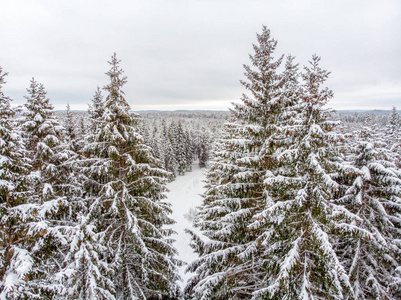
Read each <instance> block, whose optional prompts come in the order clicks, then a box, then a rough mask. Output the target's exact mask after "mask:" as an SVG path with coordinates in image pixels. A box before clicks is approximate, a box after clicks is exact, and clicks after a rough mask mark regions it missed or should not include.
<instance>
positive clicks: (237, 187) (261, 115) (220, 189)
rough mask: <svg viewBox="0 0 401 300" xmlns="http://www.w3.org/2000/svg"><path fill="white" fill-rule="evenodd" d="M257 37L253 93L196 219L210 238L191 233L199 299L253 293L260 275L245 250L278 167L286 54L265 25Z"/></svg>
mask: <svg viewBox="0 0 401 300" xmlns="http://www.w3.org/2000/svg"><path fill="white" fill-rule="evenodd" d="M257 40H258V45H253V48H254V51H255V54H254V55H251V56H250V59H251V62H252V65H253V66H254V67H255V70H253V69H252V68H251V67H249V66H246V65H245V66H244V68H245V75H246V77H247V81H242V84H243V85H244V87H245V88H246V89H247V90H249V91H250V92H251V93H252V97H249V96H247V95H243V97H242V102H243V103H242V104H235V106H234V109H233V110H232V118H231V120H230V122H229V123H227V124H226V125H225V131H224V133H223V136H222V138H221V139H220V141H219V142H218V145H217V146H216V152H215V159H214V161H213V162H212V163H211V168H210V171H209V172H208V174H207V191H206V193H205V199H204V203H203V206H202V209H201V211H200V213H199V215H198V218H197V219H196V221H195V225H197V226H198V227H200V229H201V230H202V231H203V232H204V234H205V235H206V236H207V237H208V238H209V239H210V242H208V243H204V242H202V241H201V239H200V238H198V237H196V235H195V234H193V233H192V236H193V247H194V248H195V250H196V251H197V252H198V253H199V254H200V258H199V259H198V260H196V261H195V262H193V263H192V264H191V265H190V266H189V268H188V269H189V270H190V271H192V272H196V275H195V276H194V277H193V278H191V279H190V280H189V282H188V285H187V287H186V293H187V295H188V297H192V298H194V299H206V298H213V299H227V298H232V299H236V298H249V297H251V295H252V292H253V290H254V286H255V284H256V283H257V282H256V280H259V278H256V277H255V276H254V274H253V272H254V271H253V266H252V261H253V260H252V258H250V259H248V258H246V259H241V258H240V257H241V256H240V255H241V254H242V253H243V252H244V251H245V250H246V249H247V247H248V245H249V244H252V243H253V242H254V241H255V239H256V236H255V231H253V230H250V228H249V225H250V223H251V222H252V217H253V215H254V214H255V213H256V212H257V211H258V210H260V209H261V208H262V207H263V205H264V204H263V203H264V198H263V196H264V193H263V178H264V175H265V173H266V172H267V171H268V170H271V169H272V168H273V159H272V158H271V156H272V155H273V154H274V150H275V148H274V143H273V141H274V136H275V133H276V132H277V129H278V128H279V124H278V121H279V120H281V119H280V117H279V116H280V113H281V107H282V106H283V104H282V103H281V102H280V101H279V97H280V85H282V83H281V81H282V79H281V78H282V76H280V74H278V72H277V68H278V67H279V65H280V64H281V61H282V58H281V57H280V58H279V59H278V60H275V59H274V57H273V52H274V50H275V48H276V45H277V42H276V41H275V40H274V39H272V38H271V37H270V31H269V30H268V29H267V28H266V27H263V32H262V34H258V35H257ZM202 297H204V298H202Z"/></svg>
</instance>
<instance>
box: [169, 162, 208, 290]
mask: <svg viewBox="0 0 401 300" xmlns="http://www.w3.org/2000/svg"><path fill="white" fill-rule="evenodd" d="M204 172H205V169H200V168H199V167H198V165H197V164H194V165H193V168H192V172H187V173H185V175H184V176H177V178H176V179H175V180H174V181H173V182H170V183H169V184H168V185H167V188H168V189H169V190H170V192H169V193H168V194H167V201H168V202H170V203H171V205H172V209H173V214H172V215H171V217H172V218H173V219H174V220H175V221H176V222H177V223H175V224H174V225H173V226H172V228H173V230H174V231H175V232H177V235H173V236H172V238H174V239H175V240H176V241H175V243H174V246H175V247H176V248H177V250H178V252H179V256H178V259H180V260H182V261H184V262H186V263H190V262H192V261H193V260H195V259H196V258H197V257H198V256H197V254H196V253H194V252H193V250H192V248H191V247H190V246H189V243H190V242H191V237H190V236H189V235H188V234H186V233H185V229H186V228H188V229H191V230H194V231H195V232H199V230H197V229H194V228H193V226H192V221H193V218H194V216H195V214H196V211H197V207H198V206H200V205H201V204H202V197H201V194H203V193H204V191H205V189H204V185H205V183H204V182H203V181H204V180H205V174H204ZM186 268H187V266H182V267H181V268H180V269H179V273H180V276H181V278H182V279H183V281H182V282H180V285H181V287H182V288H183V287H184V286H185V285H186V282H187V280H188V279H189V278H190V277H191V276H192V274H191V273H185V269H186Z"/></svg>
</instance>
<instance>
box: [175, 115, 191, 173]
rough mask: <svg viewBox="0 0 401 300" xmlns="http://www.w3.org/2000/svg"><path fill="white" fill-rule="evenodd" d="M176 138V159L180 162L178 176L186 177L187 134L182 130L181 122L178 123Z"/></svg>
mask: <svg viewBox="0 0 401 300" xmlns="http://www.w3.org/2000/svg"><path fill="white" fill-rule="evenodd" d="M174 134H175V136H174V138H175V157H176V159H177V162H178V175H184V174H185V171H186V170H187V164H188V163H187V153H186V152H187V150H186V148H187V145H186V138H185V132H184V129H183V128H182V124H181V122H178V126H177V128H176V130H175V131H174Z"/></svg>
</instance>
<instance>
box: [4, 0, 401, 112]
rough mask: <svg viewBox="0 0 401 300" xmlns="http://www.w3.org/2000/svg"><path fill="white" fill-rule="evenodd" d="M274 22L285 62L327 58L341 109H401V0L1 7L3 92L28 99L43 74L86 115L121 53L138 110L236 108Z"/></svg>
mask: <svg viewBox="0 0 401 300" xmlns="http://www.w3.org/2000/svg"><path fill="white" fill-rule="evenodd" d="M263 24H264V25H266V26H267V27H268V28H270V29H271V33H272V36H273V37H274V38H276V39H277V40H278V47H277V49H276V56H277V57H278V56H279V55H280V54H288V53H291V54H292V55H294V56H296V58H297V62H299V63H300V64H301V65H304V64H307V61H308V59H310V57H311V56H312V54H314V53H316V54H317V55H319V56H321V57H322V60H321V66H322V67H323V68H325V69H327V70H329V71H331V72H332V73H331V76H330V79H329V80H328V81H327V85H328V86H329V87H330V88H331V89H332V90H333V91H334V95H335V97H334V99H333V100H332V101H331V102H330V104H329V106H330V107H333V108H335V109H391V108H392V106H393V105H395V106H397V107H398V109H399V108H401V1H400V0H380V1H379V0H359V1H358V0H336V1H330V0H327V1H312V0H303V1H299V0H294V1H283V0H277V1H274V0H261V1H257V0H210V1H209V0H187V1H184V0H164V1H162V0H126V1H120V0H115V1H110V0H107V1H102V0H98V1H92V0H85V1H83V0H80V1H73V0H68V1H59V0H46V1H44V0H36V1H33V0H26V1H22V0H1V18H0V45H1V51H0V66H2V68H3V70H4V71H6V72H8V73H9V76H8V77H7V84H6V85H5V86H4V92H5V93H6V94H7V95H8V96H10V97H11V98H12V99H13V100H14V102H13V104H22V103H24V100H25V99H24V98H23V96H24V95H26V88H27V87H28V86H29V81H30V79H31V78H32V77H35V79H36V80H37V81H39V82H41V83H43V84H44V85H45V88H46V90H47V91H48V96H49V98H50V99H51V102H52V103H53V104H54V106H55V107H56V108H57V109H64V108H65V105H66V103H67V101H69V103H70V105H71V107H72V109H86V108H87V106H88V104H89V103H90V101H91V98H92V95H93V94H94V91H95V89H96V87H97V86H100V87H102V86H104V85H105V84H107V76H106V75H105V72H107V71H108V69H109V65H108V64H107V61H108V60H110V57H111V55H112V54H113V52H116V53H117V57H118V58H119V59H121V61H122V62H121V67H122V69H123V70H124V71H125V75H126V76H127V77H128V83H127V84H126V86H125V88H124V91H125V93H126V99H127V100H128V102H129V104H130V105H131V108H132V109H134V110H144V109H157V110H175V109H216V110H226V109H227V108H228V107H230V102H232V101H234V102H238V101H239V98H240V97H241V94H242V93H243V88H242V86H241V85H240V83H239V80H241V79H244V75H243V67H242V65H243V64H249V57H248V53H252V52H253V50H252V43H255V42H256V32H261V29H262V25H263Z"/></svg>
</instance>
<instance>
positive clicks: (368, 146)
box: [337, 124, 401, 299]
mask: <svg viewBox="0 0 401 300" xmlns="http://www.w3.org/2000/svg"><path fill="white" fill-rule="evenodd" d="M387 138H388V137H387V136H386V139H387ZM348 143H349V144H350V147H349V152H350V153H349V159H348V162H346V163H347V166H346V167H345V168H344V170H343V172H342V174H341V179H342V182H343V183H345V184H346V183H348V182H349V184H348V186H347V185H345V188H346V189H345V191H344V193H343V195H341V197H340V198H339V199H338V201H339V202H340V203H343V204H344V205H345V207H346V208H348V209H349V210H350V211H351V212H353V213H355V214H356V215H357V216H358V217H359V219H358V220H357V222H355V223H354V224H353V225H354V226H357V227H359V228H360V229H361V230H363V233H364V234H359V235H354V236H351V237H349V238H346V239H342V240H340V241H339V243H338V245H337V249H338V250H337V251H338V253H339V256H340V257H341V260H342V262H343V264H344V265H345V267H346V269H347V271H348V273H349V276H350V280H351V283H352V287H353V290H354V294H355V298H356V299H398V298H400V295H401V288H400V285H399V284H400V283H399V282H400V278H399V275H397V273H396V272H395V270H396V268H397V267H399V266H400V265H401V261H400V259H401V244H400V234H401V231H400V229H401V227H400V225H401V195H400V191H401V171H400V170H399V169H397V167H396V165H395V162H394V161H395V159H394V153H393V152H392V151H390V150H388V149H387V148H386V142H385V141H384V139H383V138H382V137H380V135H379V133H378V132H377V130H375V129H374V128H372V127H371V126H369V125H368V124H367V125H365V126H364V128H363V129H362V130H360V131H358V132H357V133H356V141H355V142H352V141H348ZM344 179H346V180H344ZM344 181H345V182H344Z"/></svg>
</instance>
